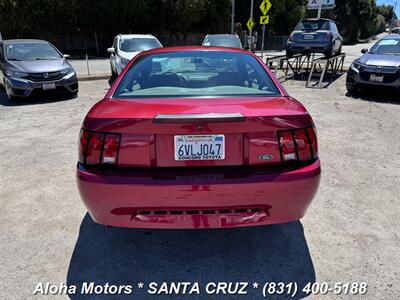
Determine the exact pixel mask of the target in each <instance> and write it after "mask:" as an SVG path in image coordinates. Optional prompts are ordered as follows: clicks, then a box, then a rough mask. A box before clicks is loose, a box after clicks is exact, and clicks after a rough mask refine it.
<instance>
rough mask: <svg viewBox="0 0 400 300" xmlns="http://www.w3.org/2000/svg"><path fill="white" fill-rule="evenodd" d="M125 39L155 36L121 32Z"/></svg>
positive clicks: (152, 36)
mask: <svg viewBox="0 0 400 300" xmlns="http://www.w3.org/2000/svg"><path fill="white" fill-rule="evenodd" d="M119 36H120V37H121V38H124V39H149V38H150V39H151V38H155V37H154V35H152V34H119Z"/></svg>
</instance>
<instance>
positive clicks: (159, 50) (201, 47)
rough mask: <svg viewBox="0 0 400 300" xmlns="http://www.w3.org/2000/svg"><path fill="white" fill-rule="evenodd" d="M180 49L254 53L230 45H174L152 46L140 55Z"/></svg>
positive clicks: (180, 50)
mask: <svg viewBox="0 0 400 300" xmlns="http://www.w3.org/2000/svg"><path fill="white" fill-rule="evenodd" d="M182 51H204V52H210V51H221V52H238V53H243V54H247V55H253V56H254V54H253V53H252V52H250V51H248V50H243V49H239V48H230V47H215V46H176V47H165V48H154V49H150V50H147V51H143V52H142V53H141V54H139V55H140V56H142V55H148V54H157V53H168V52H182Z"/></svg>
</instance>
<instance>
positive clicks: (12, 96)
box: [3, 82, 17, 102]
mask: <svg viewBox="0 0 400 300" xmlns="http://www.w3.org/2000/svg"><path fill="white" fill-rule="evenodd" d="M3 87H4V90H5V91H6V95H7V98H8V101H10V102H15V100H16V98H17V97H15V96H14V95H11V92H10V88H8V87H7V84H6V83H5V82H4V83H3Z"/></svg>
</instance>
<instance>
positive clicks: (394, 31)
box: [390, 27, 400, 34]
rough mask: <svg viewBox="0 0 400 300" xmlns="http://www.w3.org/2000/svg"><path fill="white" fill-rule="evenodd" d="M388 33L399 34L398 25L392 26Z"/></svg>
mask: <svg viewBox="0 0 400 300" xmlns="http://www.w3.org/2000/svg"><path fill="white" fill-rule="evenodd" d="M390 34H400V27H395V28H392V29H391V30H390Z"/></svg>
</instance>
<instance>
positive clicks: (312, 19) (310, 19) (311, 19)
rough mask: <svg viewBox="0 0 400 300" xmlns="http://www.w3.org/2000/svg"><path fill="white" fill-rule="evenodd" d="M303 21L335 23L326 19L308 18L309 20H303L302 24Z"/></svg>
mask: <svg viewBox="0 0 400 300" xmlns="http://www.w3.org/2000/svg"><path fill="white" fill-rule="evenodd" d="M303 21H329V22H334V21H333V20H331V19H325V18H319V19H318V18H307V19H303V20H301V21H300V22H303Z"/></svg>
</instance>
